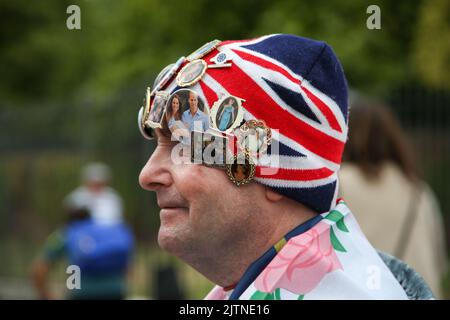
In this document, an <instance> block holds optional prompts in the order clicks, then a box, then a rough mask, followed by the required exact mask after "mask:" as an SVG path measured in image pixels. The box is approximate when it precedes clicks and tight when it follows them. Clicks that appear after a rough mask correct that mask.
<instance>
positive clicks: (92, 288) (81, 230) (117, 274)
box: [31, 164, 134, 299]
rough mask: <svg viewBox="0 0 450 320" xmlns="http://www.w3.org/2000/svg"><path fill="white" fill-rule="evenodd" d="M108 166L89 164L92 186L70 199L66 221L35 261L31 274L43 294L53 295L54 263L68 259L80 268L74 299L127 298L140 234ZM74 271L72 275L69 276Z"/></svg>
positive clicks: (87, 171) (88, 184)
mask: <svg viewBox="0 0 450 320" xmlns="http://www.w3.org/2000/svg"><path fill="white" fill-rule="evenodd" d="M106 169H107V167H106V166H104V165H100V164H90V165H88V166H86V167H84V168H83V170H82V176H83V181H85V183H86V186H85V187H80V188H78V189H77V190H75V191H74V192H73V193H72V194H70V195H69V196H68V198H66V199H65V201H64V204H65V211H66V223H65V225H64V226H63V227H61V228H59V229H57V230H56V231H54V232H53V233H52V234H51V235H50V236H49V237H48V239H47V240H46V242H45V244H44V246H43V249H42V251H41V252H40V254H39V255H38V257H37V259H36V260H35V262H34V263H33V265H32V268H31V276H32V280H33V284H34V286H35V288H36V290H37V292H38V296H39V298H40V299H52V298H53V295H52V293H51V292H50V290H49V289H48V287H47V279H48V275H49V273H50V271H51V269H52V267H53V266H54V265H55V264H56V263H57V262H59V261H61V260H63V259H66V260H67V261H68V262H69V263H68V264H69V265H76V266H78V267H79V268H80V269H79V270H80V288H75V289H71V290H68V292H67V298H69V299H124V298H125V297H126V279H127V271H128V269H129V265H130V261H131V256H132V251H133V247H134V239H133V235H132V233H131V231H130V230H129V228H128V227H127V226H126V225H125V224H124V223H123V222H122V219H121V215H120V213H121V211H120V210H121V203H120V201H119V200H120V198H119V197H118V196H117V194H116V193H115V192H113V191H112V189H110V188H107V187H105V182H106V181H109V178H110V173H109V170H106ZM68 276H70V275H68Z"/></svg>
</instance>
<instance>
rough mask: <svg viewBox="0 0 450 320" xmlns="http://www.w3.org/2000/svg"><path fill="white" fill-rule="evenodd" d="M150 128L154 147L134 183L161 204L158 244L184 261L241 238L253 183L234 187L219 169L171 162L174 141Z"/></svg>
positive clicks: (252, 208) (251, 209)
mask: <svg viewBox="0 0 450 320" xmlns="http://www.w3.org/2000/svg"><path fill="white" fill-rule="evenodd" d="M156 132H157V136H158V146H157V147H156V149H155V151H154V153H153V154H152V156H151V157H150V159H149V160H148V162H147V164H146V165H145V166H144V168H143V169H142V171H141V174H140V176H139V183H140V185H141V186H142V187H143V188H144V189H146V190H150V191H155V192H156V196H157V200H158V206H159V207H160V208H161V211H160V220H161V224H160V229H159V233H158V242H159V245H160V246H161V247H162V248H163V249H165V250H166V251H168V252H170V253H172V254H174V255H176V256H178V257H180V258H181V259H184V260H187V261H188V262H189V261H192V259H199V257H200V259H202V257H203V259H207V258H208V257H210V256H211V255H213V256H214V254H216V253H217V252H218V250H229V248H232V247H233V245H234V244H236V242H243V241H245V236H246V235H247V234H248V231H249V227H250V224H251V222H252V221H254V220H255V217H256V216H257V215H258V211H259V209H258V208H259V207H258V204H257V203H255V202H256V201H255V200H253V199H254V197H255V188H256V187H255V185H246V186H241V187H239V188H238V187H236V186H235V185H234V184H233V183H231V181H229V179H228V177H227V176H226V174H225V172H224V171H223V170H220V169H215V168H209V167H206V166H203V165H198V164H195V165H194V164H175V163H173V161H172V160H171V153H172V149H173V148H174V147H175V145H176V143H175V142H173V141H171V140H170V138H168V137H165V136H163V135H162V134H161V131H159V129H158V130H156ZM259 187H262V186H259ZM253 224H254V223H253Z"/></svg>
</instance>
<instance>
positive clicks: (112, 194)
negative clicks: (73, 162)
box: [65, 186, 123, 224]
mask: <svg viewBox="0 0 450 320" xmlns="http://www.w3.org/2000/svg"><path fill="white" fill-rule="evenodd" d="M65 203H66V205H68V206H75V207H86V208H87V209H88V210H89V212H90V214H91V216H92V218H93V219H94V220H95V221H97V222H99V223H104V224H114V223H119V222H121V221H122V213H123V212H122V211H123V205H122V199H121V198H120V196H119V195H118V194H117V192H116V191H115V190H114V189H112V188H110V187H104V188H102V190H100V191H96V192H92V191H90V190H89V189H88V188H87V187H85V186H81V187H78V188H77V189H75V190H74V191H72V192H71V193H70V194H69V195H68V196H67V197H66V199H65Z"/></svg>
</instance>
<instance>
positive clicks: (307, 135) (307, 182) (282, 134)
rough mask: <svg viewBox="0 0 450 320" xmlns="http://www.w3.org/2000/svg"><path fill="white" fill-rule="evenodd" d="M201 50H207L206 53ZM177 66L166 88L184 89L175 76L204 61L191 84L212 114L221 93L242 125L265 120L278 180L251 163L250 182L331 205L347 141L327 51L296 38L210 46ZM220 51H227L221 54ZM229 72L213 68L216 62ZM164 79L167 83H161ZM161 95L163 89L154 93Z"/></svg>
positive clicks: (343, 85) (343, 107)
mask: <svg viewBox="0 0 450 320" xmlns="http://www.w3.org/2000/svg"><path fill="white" fill-rule="evenodd" d="M205 48H206V49H205ZM200 51H201V53H200V54H199V55H197V56H195V55H194V56H192V55H191V56H190V57H188V58H187V59H185V60H184V62H183V63H181V64H180V63H179V64H180V65H179V66H177V68H178V67H179V69H178V70H177V71H176V72H175V74H174V76H173V77H171V78H170V77H169V78H170V80H169V81H165V83H164V87H163V89H164V90H165V91H168V92H170V93H172V92H175V91H177V90H179V89H181V86H179V83H177V80H176V74H177V73H178V74H179V71H180V70H182V68H183V67H184V66H186V64H188V63H190V62H192V61H193V60H195V59H201V60H203V61H204V62H206V64H207V65H208V67H207V68H206V70H203V71H204V72H202V74H201V77H199V78H198V79H197V81H193V83H192V84H191V85H190V86H189V89H191V90H193V91H195V92H196V93H197V94H198V96H199V97H200V98H201V99H202V100H203V101H204V102H205V104H206V105H207V106H208V107H209V108H212V106H213V105H214V103H215V102H216V101H218V100H220V98H221V97H223V96H224V95H225V96H227V95H230V96H235V97H239V98H241V99H243V101H244V102H243V103H242V107H243V108H244V115H243V118H244V120H245V121H248V120H252V119H256V120H263V121H264V122H265V123H266V125H267V126H268V127H269V128H271V129H276V130H278V133H279V134H277V135H276V137H275V136H274V137H273V139H278V141H277V143H278V144H277V145H278V146H279V147H278V148H277V150H276V151H274V150H273V148H270V147H269V148H268V151H267V156H268V157H276V158H277V161H273V162H270V161H269V166H270V165H273V164H274V163H276V166H277V169H278V170H277V171H276V173H275V174H273V172H271V173H270V174H269V175H266V174H264V172H266V170H265V169H267V168H265V166H264V165H261V164H257V165H256V170H255V177H254V180H256V181H257V182H259V183H261V184H264V185H266V186H269V187H271V188H272V189H273V190H275V191H276V192H278V193H280V194H283V195H285V196H287V197H289V198H291V199H294V200H296V201H298V202H300V203H302V204H304V205H306V206H307V207H309V208H311V209H313V210H314V211H316V212H318V213H322V212H326V211H329V210H330V208H331V207H332V206H333V205H334V204H335V203H336V198H337V191H338V175H337V172H338V170H339V167H340V163H341V158H342V153H343V150H344V145H345V142H346V139H347V130H348V127H347V124H348V101H347V82H346V79H345V75H344V72H343V70H342V66H341V64H340V63H339V60H338V59H337V57H336V55H335V54H334V52H333V50H332V49H331V47H330V46H328V45H327V44H326V43H324V42H321V41H315V40H311V39H307V38H303V37H299V36H295V35H285V34H274V35H268V36H263V37H259V38H256V39H251V40H239V41H223V42H219V41H215V42H211V43H210V44H209V46H208V45H206V47H204V48H203V49H202V50H200ZM220 53H224V54H222V55H220V56H219V54H220ZM222 61H223V62H225V63H227V64H228V65H227V67H223V68H222V67H215V65H217V64H220V63H221V62H222ZM166 80H167V79H166ZM158 89H160V88H158Z"/></svg>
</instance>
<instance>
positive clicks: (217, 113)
mask: <svg viewBox="0 0 450 320" xmlns="http://www.w3.org/2000/svg"><path fill="white" fill-rule="evenodd" d="M242 101H245V100H243V99H241V98H238V97H235V96H230V95H226V96H223V97H222V98H220V99H219V100H217V101H216V102H215V103H214V104H213V106H212V108H211V123H212V127H213V128H214V129H217V130H219V131H221V132H231V131H232V130H233V129H234V128H236V127H238V126H239V125H240V124H241V122H242V119H243V118H244V109H243V107H242Z"/></svg>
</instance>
